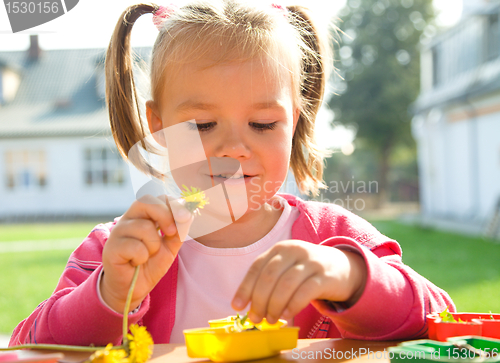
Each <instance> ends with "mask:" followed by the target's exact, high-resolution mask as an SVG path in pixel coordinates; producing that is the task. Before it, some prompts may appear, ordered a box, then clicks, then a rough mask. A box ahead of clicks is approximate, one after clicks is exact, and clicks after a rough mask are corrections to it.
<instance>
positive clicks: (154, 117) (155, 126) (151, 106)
mask: <svg viewBox="0 0 500 363" xmlns="http://www.w3.org/2000/svg"><path fill="white" fill-rule="evenodd" d="M146 117H147V119H148V126H149V131H150V132H151V134H154V133H155V132H157V131H160V130H162V129H163V121H162V120H161V116H160V110H159V109H158V106H157V104H156V103H155V102H154V101H151V100H150V101H147V102H146Z"/></svg>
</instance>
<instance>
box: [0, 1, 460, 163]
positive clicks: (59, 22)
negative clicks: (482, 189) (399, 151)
mask: <svg viewBox="0 0 500 363" xmlns="http://www.w3.org/2000/svg"><path fill="white" fill-rule="evenodd" d="M182 1H185V0H176V3H178V2H182ZM253 1H258V0H253ZM261 1H269V0H261ZM299 1H301V0H299ZM302 1H306V0H302ZM345 1H346V0H307V1H306V4H307V6H309V7H310V8H311V10H313V11H317V12H318V14H322V15H323V19H321V20H322V21H325V22H327V21H329V20H331V19H332V18H333V17H334V16H335V14H336V13H337V11H338V10H339V9H341V8H342V7H343V6H344V5H345ZM139 2H140V1H138V0H80V1H79V2H78V4H77V5H76V6H75V7H74V8H73V9H72V10H71V11H69V12H67V13H66V14H65V15H64V16H61V17H59V18H57V19H54V20H52V21H50V22H48V23H46V24H42V25H40V26H38V27H35V28H31V29H28V30H26V31H23V32H19V33H16V34H13V33H12V30H11V28H10V24H9V20H8V17H7V10H6V8H5V7H4V6H1V5H0V51H15V50H25V49H27V48H28V46H29V36H30V35H32V34H38V37H39V44H40V47H41V48H42V49H47V50H48V49H67V48H106V47H107V46H108V43H109V39H110V38H111V34H112V32H113V29H114V26H115V24H116V22H117V20H118V19H119V17H120V14H121V13H122V12H123V10H124V9H125V8H126V7H127V6H128V5H132V4H137V3H139ZM294 2H296V1H294ZM157 3H159V4H161V1H157ZM278 3H280V1H278ZM285 4H286V2H285ZM434 6H435V8H436V10H437V13H438V18H437V21H438V24H440V25H441V26H443V27H446V26H450V25H453V24H454V23H455V22H457V21H458V19H459V17H460V14H461V9H462V7H461V2H460V1H457V0H434ZM151 17H152V16H151V15H149V14H148V15H144V16H141V17H140V18H139V20H138V21H137V23H136V24H135V25H134V29H133V31H132V46H152V45H153V43H154V40H155V38H156V35H157V34H158V31H157V29H156V28H155V27H154V25H153V23H152V21H151ZM332 116H333V115H332V113H331V111H329V110H325V109H323V110H322V111H321V112H320V114H319V116H318V120H317V135H318V138H319V143H320V144H321V145H322V146H323V147H326V148H334V149H341V150H342V151H345V153H346V154H348V153H352V151H353V150H354V149H353V147H352V141H353V139H354V133H353V132H352V130H349V129H345V128H343V127H341V126H340V127H337V128H336V130H332V128H331V126H330V123H331V120H332Z"/></svg>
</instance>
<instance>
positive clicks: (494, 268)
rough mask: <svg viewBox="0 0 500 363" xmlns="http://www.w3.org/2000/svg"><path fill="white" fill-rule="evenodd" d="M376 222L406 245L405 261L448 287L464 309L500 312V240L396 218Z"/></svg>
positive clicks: (382, 229)
mask: <svg viewBox="0 0 500 363" xmlns="http://www.w3.org/2000/svg"><path fill="white" fill-rule="evenodd" d="M373 224H374V225H375V226H376V227H377V228H378V229H379V230H380V231H381V232H382V233H384V234H385V235H386V236H388V237H391V238H393V239H395V240H397V241H398V242H399V243H400V244H401V247H402V248H403V262H404V263H405V264H407V265H408V266H410V267H411V268H413V269H414V270H415V271H417V272H418V273H419V274H421V275H422V276H424V277H426V278H427V279H429V280H430V281H432V282H433V283H434V284H435V285H437V286H439V287H441V288H442V289H444V290H446V291H447V292H448V293H449V294H450V296H451V298H452V299H453V301H454V302H455V304H456V305H457V309H458V310H459V311H461V312H489V311H492V312H495V313H500V243H498V242H497V243H495V242H494V241H487V240H483V239H482V238H474V237H468V236H462V235H457V234H451V233H445V232H440V231H436V230H432V229H428V228H422V227H418V226H408V225H403V224H399V223H396V222H392V221H375V222H373Z"/></svg>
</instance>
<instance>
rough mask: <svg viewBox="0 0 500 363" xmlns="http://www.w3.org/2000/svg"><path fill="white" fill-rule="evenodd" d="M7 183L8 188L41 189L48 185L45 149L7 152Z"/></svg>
mask: <svg viewBox="0 0 500 363" xmlns="http://www.w3.org/2000/svg"><path fill="white" fill-rule="evenodd" d="M5 171H6V173H5V177H6V180H5V184H6V186H7V188H8V189H11V190H14V189H41V188H44V187H45V186H46V185H47V160H46V156H45V150H8V151H6V152H5Z"/></svg>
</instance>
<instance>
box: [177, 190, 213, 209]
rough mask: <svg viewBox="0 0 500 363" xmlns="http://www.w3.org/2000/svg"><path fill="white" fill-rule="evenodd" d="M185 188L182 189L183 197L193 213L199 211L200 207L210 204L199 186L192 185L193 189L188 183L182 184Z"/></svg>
mask: <svg viewBox="0 0 500 363" xmlns="http://www.w3.org/2000/svg"><path fill="white" fill-rule="evenodd" d="M182 187H183V188H184V189H185V190H182V192H181V197H182V199H184V200H185V201H186V204H185V206H186V208H187V209H188V210H189V211H190V212H191V213H197V212H198V213H199V211H198V209H203V207H204V206H205V205H206V204H208V198H207V197H206V196H205V192H203V191H202V190H201V189H199V188H195V187H191V190H189V188H188V187H187V186H186V185H184V184H183V185H182Z"/></svg>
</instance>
